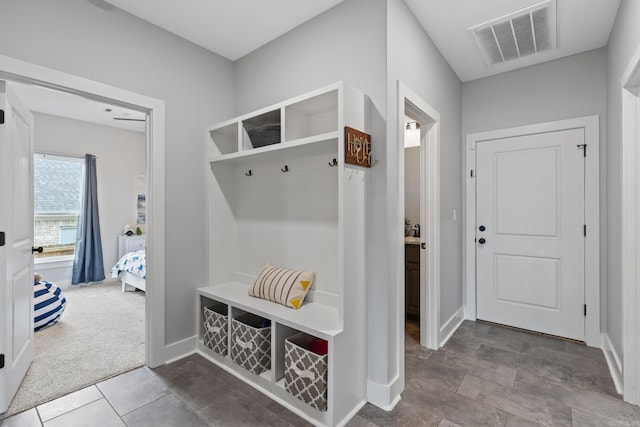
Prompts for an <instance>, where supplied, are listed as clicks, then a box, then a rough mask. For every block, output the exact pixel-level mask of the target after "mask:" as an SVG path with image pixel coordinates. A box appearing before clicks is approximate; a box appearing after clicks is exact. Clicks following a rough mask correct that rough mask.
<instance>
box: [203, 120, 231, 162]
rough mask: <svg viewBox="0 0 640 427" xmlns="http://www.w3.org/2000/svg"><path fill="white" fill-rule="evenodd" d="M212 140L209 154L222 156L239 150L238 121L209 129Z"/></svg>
mask: <svg viewBox="0 0 640 427" xmlns="http://www.w3.org/2000/svg"><path fill="white" fill-rule="evenodd" d="M209 136H210V137H211V142H210V143H209V155H210V156H221V155H223V154H231V153H237V152H238V123H237V122H233V123H230V124H227V125H222V126H220V127H216V128H214V129H211V130H210V131H209Z"/></svg>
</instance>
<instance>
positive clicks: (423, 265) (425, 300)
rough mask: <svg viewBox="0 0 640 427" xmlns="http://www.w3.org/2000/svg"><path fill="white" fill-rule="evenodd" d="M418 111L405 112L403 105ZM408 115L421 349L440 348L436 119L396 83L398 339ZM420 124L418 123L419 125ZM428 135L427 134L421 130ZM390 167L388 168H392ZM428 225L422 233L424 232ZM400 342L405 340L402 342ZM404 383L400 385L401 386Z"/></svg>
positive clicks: (426, 106) (425, 105)
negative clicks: (408, 120)
mask: <svg viewBox="0 0 640 427" xmlns="http://www.w3.org/2000/svg"><path fill="white" fill-rule="evenodd" d="M407 102H409V103H411V104H413V105H414V106H415V107H416V108H417V110H418V111H412V112H409V111H407V110H406V103H407ZM407 113H409V114H411V113H414V114H417V115H422V116H424V118H421V119H422V121H424V123H420V128H421V145H420V146H421V148H420V181H421V182H420V193H421V197H420V222H421V223H422V225H423V227H422V231H421V233H420V239H421V243H425V244H426V246H427V250H421V251H420V295H421V299H422V300H421V301H420V331H421V333H420V344H421V345H423V346H425V347H428V348H431V349H434V350H435V349H437V348H438V332H439V318H440V113H438V111H436V110H435V109H434V108H433V107H431V106H430V105H429V104H428V103H427V102H426V101H424V100H423V99H422V98H421V97H420V96H419V95H418V94H417V93H415V92H413V91H412V90H411V89H409V88H408V87H407V86H406V85H405V84H404V83H403V82H401V81H400V80H398V116H397V122H396V125H397V126H396V139H395V140H396V141H398V144H397V147H393V148H391V149H392V150H393V149H394V148H395V149H396V150H397V154H396V155H397V160H398V163H397V164H398V167H397V175H396V178H397V189H396V197H397V199H396V202H397V205H396V209H397V210H396V214H395V215H393V217H394V219H393V226H392V227H390V232H391V233H392V234H391V235H392V238H391V239H390V241H391V242H396V244H395V245H392V246H394V247H395V249H396V274H395V276H396V280H395V281H396V283H397V284H398V301H399V304H400V306H401V307H400V308H399V310H398V313H399V316H400V318H399V322H398V323H399V325H398V334H399V336H400V337H404V315H405V313H404V237H403V236H404V220H403V219H404V144H403V143H402V141H403V140H404V129H405V128H404V117H405V115H407ZM418 121H419V122H420V120H418ZM425 129H427V130H428V131H427V132H424V133H423V132H422V130H425ZM390 163H391V162H390ZM425 225H426V227H425ZM402 341H403V340H402ZM399 351H400V354H401V357H400V358H399V359H401V360H400V362H401V369H400V372H402V376H403V377H404V357H403V355H404V345H403V346H402V347H401V348H400V349H399ZM403 382H404V381H403Z"/></svg>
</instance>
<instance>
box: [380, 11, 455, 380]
mask: <svg viewBox="0 0 640 427" xmlns="http://www.w3.org/2000/svg"><path fill="white" fill-rule="evenodd" d="M387 4H388V11H387V17H388V28H387V40H388V47H387V49H388V69H387V72H388V76H387V97H388V99H389V100H390V102H389V103H388V105H387V116H388V117H397V105H396V104H397V101H396V98H397V95H396V85H397V81H398V80H401V81H402V82H403V83H404V84H406V85H407V86H408V87H409V88H410V89H411V90H412V91H414V92H416V93H417V94H418V95H419V96H420V97H421V98H422V99H423V100H424V101H426V102H427V103H428V104H429V105H430V106H431V107H432V108H434V109H435V110H437V111H438V113H440V173H441V178H440V205H441V208H440V215H441V235H440V249H441V253H440V281H441V291H440V292H441V294H440V297H441V301H440V321H441V323H442V322H445V321H446V320H448V319H449V318H450V317H451V315H452V314H453V313H455V312H456V310H458V309H459V308H460V307H462V242H461V235H462V221H461V220H460V219H458V221H457V222H453V220H452V211H453V209H456V210H457V211H458V213H460V212H461V206H462V169H461V163H460V158H461V157H460V156H461V155H462V154H461V153H462V151H461V147H462V145H461V135H460V128H461V110H462V86H461V83H460V80H459V79H458V77H457V76H456V74H455V73H454V72H453V70H452V69H451V67H450V66H449V64H448V63H447V62H446V61H445V60H444V58H443V57H442V55H441V54H440V52H439V51H438V49H437V48H436V47H435V45H434V44H433V42H432V41H431V39H430V38H429V36H428V35H427V34H426V33H425V31H424V30H423V29H422V27H421V25H420V24H419V23H418V21H417V20H416V18H415V17H414V16H413V14H412V13H411V11H410V10H409V8H408V7H407V6H406V4H405V3H404V1H402V0H388V1H387ZM396 126H397V124H396V123H394V122H392V121H391V120H390V121H389V123H388V133H387V135H388V138H389V141H390V142H389V143H390V144H402V141H393V139H392V138H394V135H395V132H396V129H397V127H396ZM389 162H391V159H389ZM458 218H461V215H458ZM391 288H392V289H395V288H393V286H391ZM390 298H395V295H393V292H392V294H391V296H390ZM392 300H393V299H392ZM389 305H392V304H389ZM397 318H398V313H395V312H393V313H391V319H397ZM396 357H397V353H395V354H393V353H392V354H391V355H390V362H391V363H392V364H391V365H390V367H389V369H391V370H392V372H391V374H392V375H393V374H397V372H393V369H394V366H398V363H397V360H396Z"/></svg>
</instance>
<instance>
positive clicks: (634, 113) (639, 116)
mask: <svg viewBox="0 0 640 427" xmlns="http://www.w3.org/2000/svg"><path fill="white" fill-rule="evenodd" d="M621 84H622V230H621V232H622V265H621V267H622V301H621V303H622V353H623V358H622V363H621V362H620V358H619V357H617V353H616V350H615V349H614V347H613V345H610V351H611V353H612V354H613V356H615V357H614V362H615V364H612V363H609V365H610V368H611V370H612V372H615V374H617V375H618V381H617V382H616V386H618V385H619V382H620V380H621V382H622V384H621V388H622V396H623V398H624V400H625V401H626V402H629V403H633V404H636V405H640V360H639V358H640V313H638V307H640V291H639V290H638V284H640V268H639V267H638V263H639V262H640V219H639V218H638V215H640V206H638V203H640V170H639V169H638V167H637V163H638V161H640V150H638V149H637V148H636V147H638V146H639V144H640V48H638V49H637V50H636V52H635V53H634V55H633V56H632V57H631V60H630V61H629V64H628V65H627V68H626V69H625V72H624V74H623V75H622V79H621ZM614 378H615V375H614ZM618 391H621V390H618Z"/></svg>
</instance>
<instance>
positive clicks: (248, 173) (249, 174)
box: [245, 169, 253, 176]
mask: <svg viewBox="0 0 640 427" xmlns="http://www.w3.org/2000/svg"><path fill="white" fill-rule="evenodd" d="M245 175H246V176H251V175H253V173H251V169H249V172H247V173H245Z"/></svg>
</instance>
